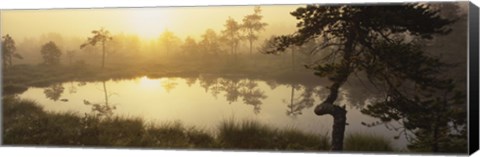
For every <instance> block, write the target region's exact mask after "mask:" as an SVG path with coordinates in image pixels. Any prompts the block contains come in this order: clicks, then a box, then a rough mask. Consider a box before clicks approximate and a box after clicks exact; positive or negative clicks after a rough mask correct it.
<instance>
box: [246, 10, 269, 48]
mask: <svg viewBox="0 0 480 157" xmlns="http://www.w3.org/2000/svg"><path fill="white" fill-rule="evenodd" d="M261 12H262V10H261V8H260V6H257V7H255V8H254V13H253V14H250V15H247V16H245V17H244V18H243V20H242V21H243V23H242V31H243V32H245V33H246V35H245V38H246V39H247V40H248V42H249V44H250V45H249V46H250V54H252V48H253V42H255V41H256V40H258V33H259V32H260V31H263V30H265V27H266V26H267V25H268V24H267V23H265V22H262V18H263V16H262V15H261Z"/></svg>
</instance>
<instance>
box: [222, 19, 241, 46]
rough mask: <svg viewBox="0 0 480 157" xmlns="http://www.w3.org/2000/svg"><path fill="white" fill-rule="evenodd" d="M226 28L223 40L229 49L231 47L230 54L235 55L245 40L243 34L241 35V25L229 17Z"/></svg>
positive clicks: (223, 32)
mask: <svg viewBox="0 0 480 157" xmlns="http://www.w3.org/2000/svg"><path fill="white" fill-rule="evenodd" d="M224 26H225V29H224V30H223V31H222V39H223V41H224V42H225V43H226V44H227V45H228V47H230V54H232V55H235V54H236V53H237V48H238V45H239V44H240V41H241V40H242V39H243V37H242V34H241V33H240V29H241V25H240V24H239V23H238V22H237V21H235V20H234V19H233V18H232V17H228V19H227V21H226V22H225V25H224Z"/></svg>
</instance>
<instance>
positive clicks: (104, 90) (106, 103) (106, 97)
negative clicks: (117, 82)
mask: <svg viewBox="0 0 480 157" xmlns="http://www.w3.org/2000/svg"><path fill="white" fill-rule="evenodd" d="M102 83H103V92H104V93H105V105H106V106H107V108H108V107H109V106H108V94H107V86H106V85H105V81H103V82H102Z"/></svg>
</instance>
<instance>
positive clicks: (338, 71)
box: [269, 4, 452, 151]
mask: <svg viewBox="0 0 480 157" xmlns="http://www.w3.org/2000/svg"><path fill="white" fill-rule="evenodd" d="M291 14H292V15H293V16H295V17H296V18H297V19H299V20H301V21H300V22H299V23H298V24H297V27H298V28H299V29H298V31H297V32H296V33H294V34H292V35H285V36H280V37H277V38H276V40H277V43H276V45H277V46H276V49H274V50H271V51H269V52H270V53H275V52H280V51H285V49H286V48H288V47H290V46H292V45H302V44H304V43H306V42H308V41H310V40H314V39H317V38H320V39H321V41H322V42H323V43H322V44H319V45H317V46H316V47H315V50H314V51H320V50H323V49H325V48H327V47H334V50H333V51H321V52H322V53H328V54H327V55H325V56H327V57H325V60H324V62H322V63H318V64H316V65H311V66H307V68H311V69H313V70H315V74H316V75H317V76H320V77H328V78H329V79H330V81H332V82H333V84H332V85H331V86H329V90H330V93H329V95H328V97H327V98H326V99H325V100H324V101H323V102H322V103H321V104H319V105H317V106H316V108H315V110H314V111H315V114H317V115H325V114H329V115H331V116H333V121H334V125H333V130H332V150H335V151H339V150H343V138H344V131H345V125H346V113H347V111H346V110H345V108H344V107H340V106H339V105H336V104H334V103H335V101H336V100H337V97H338V92H339V88H340V87H341V86H342V85H343V84H344V83H345V82H346V81H347V80H348V78H349V76H350V75H351V74H352V73H357V72H365V73H367V76H368V79H369V80H370V81H371V82H373V83H376V84H380V83H381V84H382V85H385V86H386V87H387V88H389V89H390V90H396V89H398V88H399V85H401V84H402V82H406V81H410V82H413V83H415V84H417V85H418V86H422V87H424V88H428V87H432V86H436V85H438V83H439V80H438V79H436V77H435V75H434V74H437V73H438V72H439V68H440V66H441V65H442V64H441V63H439V62H438V60H436V59H433V58H431V57H428V56H425V55H424V52H423V51H421V50H420V49H418V48H412V47H415V46H416V45H415V43H411V42H410V41H408V40H407V39H406V38H404V37H402V35H409V36H411V37H420V38H424V39H430V38H432V35H433V34H447V33H448V32H449V29H447V28H446V26H447V25H449V24H451V23H452V21H451V20H447V19H444V18H441V17H440V16H438V12H437V11H433V10H431V9H430V8H429V6H428V5H427V4H402V5H387V6H379V5H370V6H360V5H335V6H319V5H308V6H306V7H301V8H298V9H297V10H296V11H294V12H292V13H291ZM387 47H388V49H386V48H387Z"/></svg>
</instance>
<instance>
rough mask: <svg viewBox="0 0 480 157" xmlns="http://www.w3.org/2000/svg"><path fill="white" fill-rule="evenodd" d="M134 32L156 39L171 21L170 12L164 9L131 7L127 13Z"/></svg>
mask: <svg viewBox="0 0 480 157" xmlns="http://www.w3.org/2000/svg"><path fill="white" fill-rule="evenodd" d="M127 19H128V24H129V27H130V30H131V31H132V33H135V34H137V35H138V36H140V37H141V38H143V39H145V40H152V39H156V38H158V37H159V36H160V33H161V32H162V31H163V30H164V29H165V28H166V26H167V25H168V23H169V16H168V13H167V12H166V11H165V10H164V9H158V8H157V9H155V8H148V9H147V8H143V9H131V10H129V11H128V13H127Z"/></svg>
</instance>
